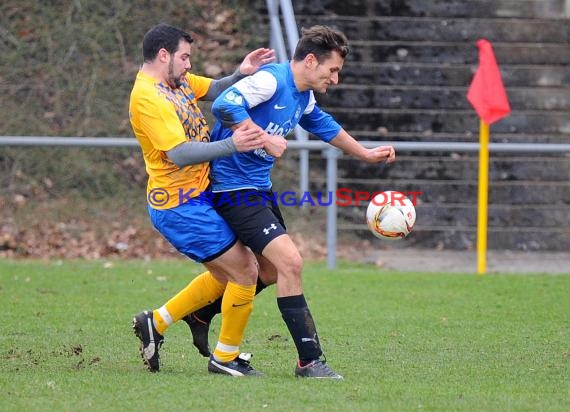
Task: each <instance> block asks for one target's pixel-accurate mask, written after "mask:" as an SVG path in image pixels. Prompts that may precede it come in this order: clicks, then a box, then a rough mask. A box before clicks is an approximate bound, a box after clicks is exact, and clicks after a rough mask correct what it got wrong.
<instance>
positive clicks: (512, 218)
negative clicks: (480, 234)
mask: <svg viewBox="0 0 570 412" xmlns="http://www.w3.org/2000/svg"><path fill="white" fill-rule="evenodd" d="M339 211H340V213H339V215H340V216H342V218H343V222H346V223H361V222H362V220H363V218H364V213H365V211H366V206H361V207H358V208H356V207H351V208H346V207H339ZM416 215H417V220H416V227H415V229H417V230H419V229H421V228H422V227H423V228H436V227H450V226H455V227H459V228H463V229H470V228H475V227H477V204H476V203H475V204H472V205H448V204H443V203H440V204H437V205H436V204H418V205H416ZM564 219H565V220H566V221H568V220H569V219H570V211H569V209H568V208H562V207H551V206H532V207H531V206H529V207H525V206H516V207H512V206H510V207H509V208H506V207H504V206H495V205H490V206H489V208H488V223H489V228H492V229H501V228H503V229H510V227H511V224H510V223H509V222H516V224H517V226H519V227H520V228H521V229H522V230H531V229H535V230H536V231H539V230H540V229H554V230H553V231H557V230H556V229H559V230H560V231H564V229H566V231H567V233H569V234H570V229H569V228H568V227H566V228H565V227H561V226H560V223H559V222H561V221H563V220H564Z"/></svg>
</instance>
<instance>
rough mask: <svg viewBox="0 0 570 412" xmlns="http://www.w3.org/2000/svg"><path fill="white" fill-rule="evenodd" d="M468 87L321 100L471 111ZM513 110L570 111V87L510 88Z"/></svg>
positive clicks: (365, 90) (333, 91)
mask: <svg viewBox="0 0 570 412" xmlns="http://www.w3.org/2000/svg"><path fill="white" fill-rule="evenodd" d="M466 95H467V87H443V86H433V87H432V86H430V87H425V86H415V87H414V86H409V87H397V86H387V87H385V86H367V85H358V86H357V85H343V86H338V87H332V88H330V89H329V90H328V91H327V94H326V95H324V96H320V97H319V103H320V104H321V105H322V106H323V107H335V106H339V105H342V106H345V107H346V106H348V107H354V108H370V107H374V108H377V109H379V110H382V109H435V110H437V109H465V110H467V109H470V108H471V105H470V103H469V102H468V100H467V98H466ZM507 95H508V99H509V103H510V106H511V109H512V110H570V87H568V88H557V89H550V88H549V89H542V88H518V87H508V86H507Z"/></svg>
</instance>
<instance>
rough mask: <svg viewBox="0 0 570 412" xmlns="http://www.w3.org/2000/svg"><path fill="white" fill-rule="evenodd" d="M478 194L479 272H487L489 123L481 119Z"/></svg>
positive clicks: (480, 273) (481, 273)
mask: <svg viewBox="0 0 570 412" xmlns="http://www.w3.org/2000/svg"><path fill="white" fill-rule="evenodd" d="M477 187H478V195H477V274H479V275H483V274H485V273H486V272H487V214H488V213H487V206H488V202H487V200H488V194H489V125H488V124H487V123H485V121H484V120H483V119H480V121H479V182H478V185H477Z"/></svg>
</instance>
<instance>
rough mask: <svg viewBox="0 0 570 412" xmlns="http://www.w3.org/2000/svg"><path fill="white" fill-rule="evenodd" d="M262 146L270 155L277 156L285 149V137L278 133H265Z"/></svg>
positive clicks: (281, 154)
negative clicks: (271, 134)
mask: <svg viewBox="0 0 570 412" xmlns="http://www.w3.org/2000/svg"><path fill="white" fill-rule="evenodd" d="M263 147H264V149H265V151H266V152H267V153H269V154H270V155H271V156H273V157H277V158H279V157H281V156H283V153H285V150H286V149H287V139H285V138H284V137H283V136H278V135H273V136H270V135H266V139H265V146H263Z"/></svg>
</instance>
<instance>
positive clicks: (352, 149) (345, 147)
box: [329, 129, 366, 159]
mask: <svg viewBox="0 0 570 412" xmlns="http://www.w3.org/2000/svg"><path fill="white" fill-rule="evenodd" d="M329 143H330V144H331V145H333V146H334V147H336V148H337V149H340V150H342V151H343V152H344V153H347V154H349V155H352V156H355V157H357V158H359V159H364V158H365V157H366V148H365V147H364V146H362V145H361V144H360V143H359V142H358V141H357V140H356V139H355V138H354V137H352V136H351V135H349V134H348V133H347V132H346V130H344V129H340V132H339V133H338V134H337V135H336V136H335V137H334V138H333V139H332V140H331V141H330V142H329Z"/></svg>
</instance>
